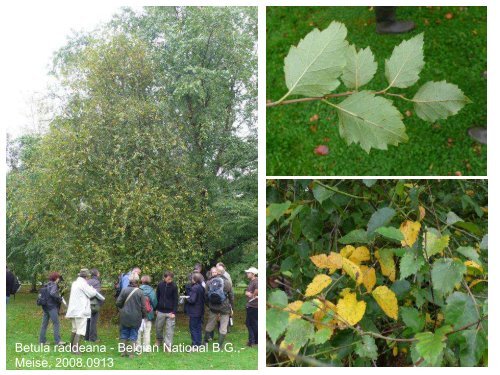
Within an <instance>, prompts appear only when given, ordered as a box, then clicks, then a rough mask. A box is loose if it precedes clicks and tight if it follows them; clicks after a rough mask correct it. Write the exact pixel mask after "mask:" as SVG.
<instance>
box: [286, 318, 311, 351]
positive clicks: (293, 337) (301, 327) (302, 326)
mask: <svg viewBox="0 0 500 375" xmlns="http://www.w3.org/2000/svg"><path fill="white" fill-rule="evenodd" d="M312 338H314V325H313V324H312V323H310V322H308V321H306V320H304V319H294V320H292V321H291V322H290V324H289V325H288V329H287V331H286V335H285V341H286V342H289V343H293V344H294V346H295V348H302V347H303V346H304V345H305V344H306V343H307V341H308V340H309V339H312Z"/></svg>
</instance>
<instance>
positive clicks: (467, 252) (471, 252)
mask: <svg viewBox="0 0 500 375" xmlns="http://www.w3.org/2000/svg"><path fill="white" fill-rule="evenodd" d="M455 251H456V252H457V253H460V254H462V255H463V256H464V257H466V258H469V259H471V260H473V261H474V262H476V263H477V262H479V263H481V261H480V260H479V254H478V253H477V251H476V250H475V249H474V248H473V247H472V246H460V247H459V248H458V249H456V250H455Z"/></svg>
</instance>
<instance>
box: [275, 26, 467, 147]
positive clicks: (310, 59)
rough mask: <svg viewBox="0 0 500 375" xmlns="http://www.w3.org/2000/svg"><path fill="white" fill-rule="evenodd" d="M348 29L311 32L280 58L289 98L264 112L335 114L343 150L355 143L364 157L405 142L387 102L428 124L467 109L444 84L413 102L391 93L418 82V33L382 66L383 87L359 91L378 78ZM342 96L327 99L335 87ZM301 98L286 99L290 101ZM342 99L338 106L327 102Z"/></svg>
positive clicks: (424, 89)
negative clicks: (397, 102)
mask: <svg viewBox="0 0 500 375" xmlns="http://www.w3.org/2000/svg"><path fill="white" fill-rule="evenodd" d="M346 36H347V29H346V27H345V26H344V25H343V24H342V23H339V22H335V21H333V22H332V23H331V24H330V26H328V27H327V28H326V29H325V30H323V31H319V30H318V29H314V30H313V31H311V32H310V33H309V34H307V35H306V36H305V38H304V39H302V40H301V41H300V42H299V44H298V45H297V46H292V47H291V48H290V51H289V52H288V55H287V57H286V58H285V81H286V85H287V87H288V92H287V93H286V94H285V95H283V97H281V98H280V99H279V100H278V101H276V102H272V101H269V102H268V103H267V104H266V106H267V107H277V106H282V105H286V104H296V103H303V102H310V101H321V102H322V103H323V104H325V105H328V106H330V107H331V108H333V109H334V110H335V112H336V113H337V116H338V119H339V133H340V136H341V137H342V138H344V140H345V141H346V142H347V144H348V145H350V144H352V143H359V144H360V146H361V147H362V148H363V150H365V151H366V152H370V149H371V148H376V149H381V150H386V149H387V146H388V145H395V146H397V145H398V144H399V143H401V142H406V141H408V136H407V134H406V130H405V125H404V123H403V121H402V119H403V116H402V114H401V113H400V111H399V110H398V109H397V108H396V107H395V106H394V103H393V102H392V101H391V100H389V99H387V98H386V97H397V98H400V99H403V100H405V101H408V102H411V103H413V105H414V108H415V113H416V114H417V116H418V117H420V118H421V119H423V120H425V121H429V122H433V121H437V120H440V119H446V118H448V117H449V116H452V115H455V114H457V113H458V112H459V111H460V109H462V107H463V106H464V105H465V104H467V103H470V102H471V101H470V99H469V98H467V97H466V96H465V95H464V93H463V92H462V90H460V88H459V87H458V86H457V85H455V84H452V83H448V82H446V81H439V82H435V81H429V82H426V83H424V84H423V85H422V86H421V87H420V89H419V90H418V91H417V93H416V94H415V95H414V96H413V98H408V97H406V96H405V95H403V94H400V93H395V92H390V90H391V89H393V88H399V89H405V88H408V87H411V86H413V85H414V84H416V83H417V81H418V80H419V78H420V72H421V71H422V68H423V67H424V35H423V33H421V34H418V35H417V36H415V37H413V38H411V39H409V40H406V41H403V42H402V43H401V44H399V45H398V46H396V47H395V48H394V50H393V52H392V55H391V56H390V57H389V59H387V60H386V61H385V77H386V79H387V82H388V85H387V87H385V88H384V89H381V90H378V91H369V90H361V87H362V86H364V85H366V84H367V83H369V82H370V81H371V80H372V78H373V77H374V75H375V73H376V72H377V68H378V66H377V63H376V61H375V57H374V55H373V53H372V51H371V49H370V47H366V48H364V49H359V50H358V49H357V48H356V46H355V45H349V44H348V42H347V41H346ZM341 81H342V83H343V84H344V86H345V87H346V88H347V89H348V91H346V92H341V93H332V92H333V91H334V90H336V89H337V88H339V87H340V85H341ZM294 95H295V96H296V95H298V96H302V98H297V99H288V98H289V97H290V96H294ZM342 97H347V98H346V99H344V100H343V101H341V102H332V101H331V100H330V99H337V98H342Z"/></svg>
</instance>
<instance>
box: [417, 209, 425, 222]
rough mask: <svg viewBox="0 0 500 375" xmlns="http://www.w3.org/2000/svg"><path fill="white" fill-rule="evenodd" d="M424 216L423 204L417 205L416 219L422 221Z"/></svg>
mask: <svg viewBox="0 0 500 375" xmlns="http://www.w3.org/2000/svg"><path fill="white" fill-rule="evenodd" d="M424 217H425V208H424V207H423V206H418V220H419V221H422V220H424Z"/></svg>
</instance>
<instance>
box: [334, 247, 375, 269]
mask: <svg viewBox="0 0 500 375" xmlns="http://www.w3.org/2000/svg"><path fill="white" fill-rule="evenodd" d="M340 255H341V256H342V257H344V258H346V259H349V260H350V261H351V262H353V263H356V264H357V265H359V264H361V262H365V261H367V260H370V250H368V248H367V247H366V246H360V247H356V248H355V247H354V246H352V245H347V246H344V247H343V248H342V249H340Z"/></svg>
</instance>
